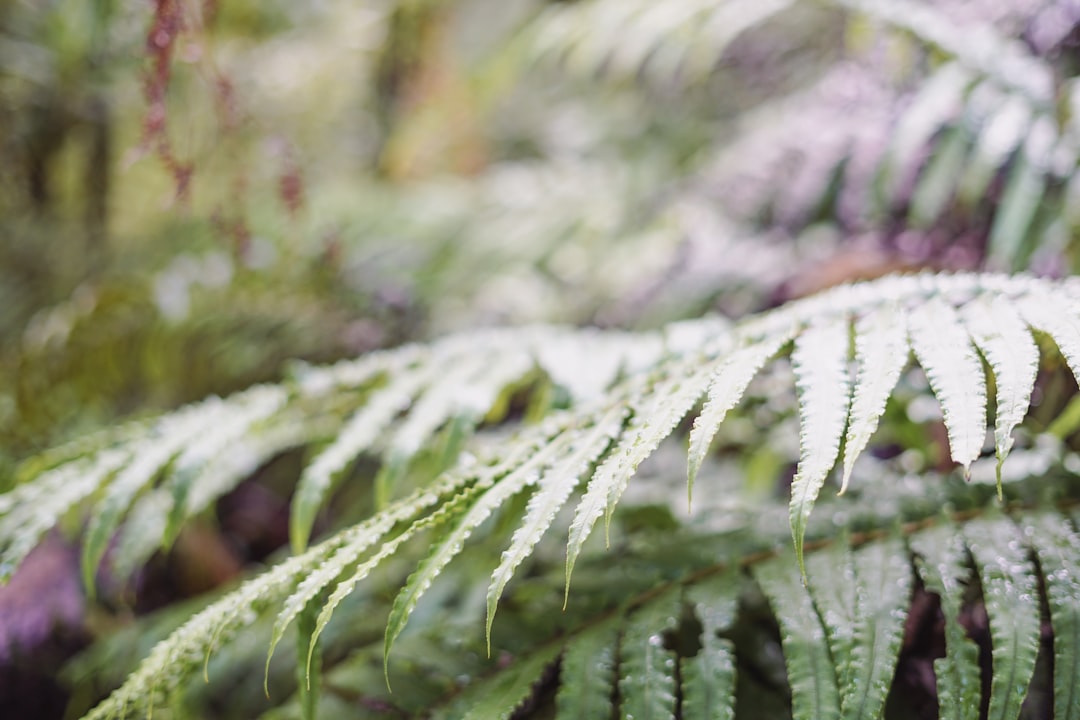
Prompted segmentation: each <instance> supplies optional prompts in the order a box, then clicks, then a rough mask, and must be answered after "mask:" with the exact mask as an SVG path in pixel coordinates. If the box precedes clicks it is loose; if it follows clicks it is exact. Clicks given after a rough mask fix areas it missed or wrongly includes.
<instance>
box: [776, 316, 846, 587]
mask: <svg viewBox="0 0 1080 720" xmlns="http://www.w3.org/2000/svg"><path fill="white" fill-rule="evenodd" d="M847 359H848V321H847V318H845V317H843V316H841V317H838V318H829V319H828V320H827V321H825V322H822V323H821V324H817V323H814V324H812V325H810V326H809V327H808V328H807V329H806V330H805V331H804V332H803V333H801V334H800V335H799V336H798V337H797V338H796V339H795V349H794V350H793V351H792V353H791V364H792V366H793V367H794V369H795V387H796V388H797V390H798V392H799V467H798V469H797V470H796V471H795V479H794V480H792V481H791V534H792V537H793V538H794V539H795V557H796V558H797V559H798V561H799V567H800V568H802V567H803V539H804V537H805V536H806V521H807V519H808V518H809V517H810V511H811V510H812V509H813V507H814V503H815V502H816V501H817V496H818V492H819V491H820V490H821V486H822V485H823V484H824V483H825V477H826V475H828V474H829V471H830V470H832V468H833V465H835V464H836V458H837V456H838V454H839V452H840V439H841V438H842V437H843V433H844V425H845V424H846V422H847V414H848V402H849V397H850V392H851V383H850V381H849V379H848V367H847ZM804 574H805V571H804Z"/></svg>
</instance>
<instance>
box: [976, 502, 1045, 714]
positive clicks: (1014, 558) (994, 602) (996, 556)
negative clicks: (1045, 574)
mask: <svg viewBox="0 0 1080 720" xmlns="http://www.w3.org/2000/svg"><path fill="white" fill-rule="evenodd" d="M964 537H965V538H966V539H967V544H968V549H970V550H971V555H972V557H973V558H974V559H975V565H976V567H977V568H978V570H979V577H980V579H981V580H982V587H983V601H984V603H985V605H986V614H987V617H988V619H989V621H990V640H991V644H992V646H993V651H992V657H993V660H992V665H993V677H992V679H991V681H990V709H989V711H988V713H987V718H988V719H989V720H1006V718H1008V720H1012V719H1013V718H1015V717H1017V716H1018V715H1019V714H1020V706H1021V704H1022V703H1023V701H1024V698H1025V697H1026V696H1027V691H1028V685H1029V684H1030V683H1031V676H1032V674H1033V673H1034V672H1035V658H1036V655H1037V654H1038V651H1039V624H1040V622H1039V588H1038V582H1037V579H1036V576H1035V569H1034V568H1033V567H1032V565H1031V562H1030V561H1029V559H1028V556H1027V548H1025V547H1024V544H1023V543H1022V542H1021V538H1020V535H1019V532H1018V531H1017V529H1016V527H1015V526H1014V525H1013V524H1012V521H1011V520H1009V519H1008V518H1004V517H1001V516H1000V515H996V516H991V517H989V518H982V519H978V520H974V521H972V522H970V523H968V524H967V525H966V526H965V527H964Z"/></svg>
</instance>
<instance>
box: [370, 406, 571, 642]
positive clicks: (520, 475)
mask: <svg viewBox="0 0 1080 720" xmlns="http://www.w3.org/2000/svg"><path fill="white" fill-rule="evenodd" d="M548 427H549V428H554V429H549V431H548V433H546V435H545V437H546V439H547V442H546V443H543V442H541V443H540V444H539V447H538V448H530V447H529V446H522V449H523V450H525V452H519V454H518V455H517V456H514V455H512V456H510V458H508V460H507V462H505V463H501V464H499V465H498V466H496V467H494V468H486V469H485V471H483V472H482V474H481V476H480V478H479V479H478V480H477V482H476V484H475V485H474V486H473V487H472V491H473V494H476V495H478V497H477V498H476V500H475V501H474V502H472V504H471V505H470V506H469V507H468V508H467V509H465V508H463V509H462V510H461V511H460V514H461V517H460V519H459V520H457V521H456V522H455V523H454V526H453V528H452V529H451V530H450V531H449V532H448V533H446V534H445V535H443V536H441V537H439V538H438V539H437V540H436V541H435V543H433V546H432V550H431V552H430V554H429V555H428V557H427V558H426V559H425V560H424V561H423V562H422V563H421V564H420V567H418V568H417V569H416V571H415V572H414V573H413V574H412V575H410V576H409V579H408V581H406V583H405V587H403V588H402V589H401V591H400V592H399V593H398V596H397V598H396V599H395V600H394V606H393V608H392V609H391V611H390V619H389V621H388V622H387V626H386V643H385V654H386V657H387V659H389V656H390V650H391V648H392V647H393V644H394V640H395V639H396V638H397V636H398V635H399V634H400V633H401V631H402V630H403V629H404V627H405V623H407V622H408V620H409V616H410V615H411V614H412V611H413V609H414V608H415V607H416V604H417V603H418V602H419V601H420V598H421V597H422V596H423V594H424V593H425V592H427V589H428V588H429V587H431V583H432V582H434V580H435V578H436V576H438V575H439V573H440V572H442V569H443V568H445V567H446V565H447V564H448V563H449V562H450V561H451V560H452V559H454V557H456V556H457V555H458V554H459V553H461V551H462V550H463V549H464V546H465V541H466V540H468V539H469V536H471V535H472V533H473V531H474V530H475V529H476V528H477V527H478V526H479V525H480V523H482V522H483V521H484V520H486V519H487V518H488V517H489V516H490V515H491V513H493V512H494V511H495V510H496V509H498V508H499V507H500V506H501V505H502V504H503V503H505V502H506V501H507V500H509V499H510V498H511V497H513V496H514V495H517V494H518V493H519V492H521V491H522V490H524V489H525V488H526V487H528V486H530V485H533V484H535V483H536V482H537V480H539V478H540V474H541V473H542V472H543V471H544V470H545V469H546V468H547V467H548V465H549V464H550V463H551V462H552V461H553V460H554V459H555V458H556V457H558V456H559V455H560V454H561V453H563V452H564V451H565V450H566V449H567V446H568V445H569V442H570V439H569V437H568V435H567V434H566V433H561V432H558V431H559V430H563V429H564V428H561V427H559V426H557V425H555V424H554V423H549V424H548ZM490 650H491V648H490V646H489V647H488V651H489V652H490Z"/></svg>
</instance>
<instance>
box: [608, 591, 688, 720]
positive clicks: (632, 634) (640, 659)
mask: <svg viewBox="0 0 1080 720" xmlns="http://www.w3.org/2000/svg"><path fill="white" fill-rule="evenodd" d="M679 611H680V607H679V593H677V592H674V591H668V592H667V593H666V594H665V595H664V596H661V597H659V598H657V599H655V600H653V601H652V602H650V603H649V604H648V605H646V606H645V607H643V608H641V609H640V610H638V611H637V612H635V613H634V614H633V615H631V616H630V620H629V622H628V623H627V625H626V628H625V630H624V631H623V638H622V644H621V645H620V647H619V658H620V663H619V673H620V678H619V696H620V698H621V699H622V717H623V718H624V719H626V720H638V719H640V720H663V719H664V718H672V719H674V717H675V706H676V697H675V693H676V692H677V688H676V685H675V671H676V667H677V658H676V657H675V653H674V651H672V650H668V649H667V648H666V647H664V633H665V632H667V631H669V630H672V629H674V628H675V626H676V625H677V624H678V620H679V614H680V613H679Z"/></svg>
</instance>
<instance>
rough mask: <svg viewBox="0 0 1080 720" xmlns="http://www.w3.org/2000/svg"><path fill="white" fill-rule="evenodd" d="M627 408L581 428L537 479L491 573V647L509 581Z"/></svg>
mask: <svg viewBox="0 0 1080 720" xmlns="http://www.w3.org/2000/svg"><path fill="white" fill-rule="evenodd" d="M625 418H626V409H625V408H622V407H614V408H611V409H609V410H608V411H607V413H606V414H605V415H604V417H602V418H601V419H600V420H599V421H598V422H597V423H596V425H594V426H593V427H591V428H589V429H587V430H582V431H579V432H580V436H579V437H575V438H574V439H573V441H572V444H571V447H570V449H569V451H568V452H567V454H566V455H565V457H562V458H559V459H558V460H557V461H555V462H554V463H553V464H552V465H551V467H549V468H548V469H546V470H545V471H544V472H543V474H542V475H541V477H540V480H539V482H538V483H537V485H538V487H537V490H536V492H535V493H533V496H532V497H531V498H529V504H528V506H527V507H526V508H525V517H524V518H523V519H522V521H521V524H520V525H519V526H518V529H517V530H516V531H515V532H514V535H513V537H512V538H511V539H510V546H509V547H508V548H507V549H506V550H505V551H504V552H503V554H502V558H501V560H500V562H499V566H498V567H497V568H495V571H494V572H493V573H492V574H491V583H490V585H489V586H488V592H487V623H486V627H485V633H486V636H487V643H488V648H489V651H490V647H491V627H492V623H493V622H494V621H495V611H496V609H497V607H498V603H499V598H501V597H502V593H503V590H504V589H505V588H506V584H507V583H508V582H510V578H511V577H512V576H513V574H514V571H515V570H516V569H517V567H518V566H519V565H520V564H521V563H522V561H524V560H525V558H526V557H528V556H529V554H530V553H531V552H532V549H533V548H534V547H535V546H536V543H537V542H539V540H540V538H541V537H542V536H543V534H544V533H545V532H547V530H548V528H549V527H551V523H552V521H554V519H555V514H556V513H557V512H558V511H559V509H560V508H561V507H562V506H563V505H564V504H565V503H566V501H567V499H569V497H570V493H571V492H573V490H574V488H575V487H577V485H578V484H579V483H580V481H581V477H582V475H583V474H584V473H585V472H587V471H588V470H589V468H590V467H591V466H592V464H593V463H594V462H595V461H596V458H598V457H599V456H600V455H601V454H602V453H603V452H604V451H605V450H606V449H607V448H608V446H609V445H610V444H611V441H612V439H614V438H615V437H618V435H619V432H621V431H622V427H623V421H624V420H625Z"/></svg>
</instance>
